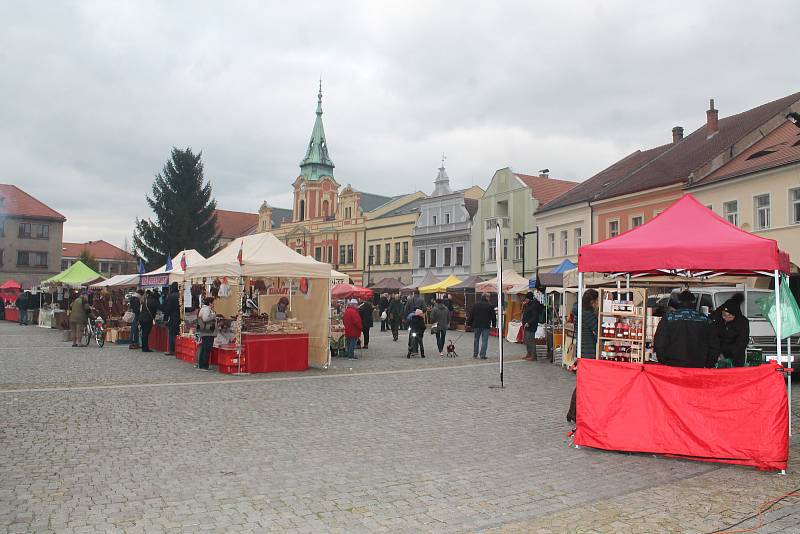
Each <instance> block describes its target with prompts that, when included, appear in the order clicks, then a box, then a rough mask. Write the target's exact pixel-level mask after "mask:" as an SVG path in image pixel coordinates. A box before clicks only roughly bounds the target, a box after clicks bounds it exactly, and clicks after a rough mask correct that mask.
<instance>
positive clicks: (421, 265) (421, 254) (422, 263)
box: [419, 249, 425, 269]
mask: <svg viewBox="0 0 800 534" xmlns="http://www.w3.org/2000/svg"><path fill="white" fill-rule="evenodd" d="M419 268H420V269H424V268H425V251H424V250H422V249H420V251H419Z"/></svg>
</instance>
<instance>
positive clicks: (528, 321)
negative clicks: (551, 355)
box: [522, 291, 543, 362]
mask: <svg viewBox="0 0 800 534" xmlns="http://www.w3.org/2000/svg"><path fill="white" fill-rule="evenodd" d="M542 308H543V306H542V303H541V302H539V301H538V300H537V299H536V297H534V295H533V293H532V292H530V291H528V294H527V295H525V303H524V304H523V305H522V328H523V329H524V334H525V351H526V355H525V359H526V360H529V361H532V362H535V361H536V360H537V356H536V330H537V328H539V315H540V314H541V313H542Z"/></svg>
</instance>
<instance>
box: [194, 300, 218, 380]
mask: <svg viewBox="0 0 800 534" xmlns="http://www.w3.org/2000/svg"><path fill="white" fill-rule="evenodd" d="M213 304H214V298H213V297H206V298H205V299H203V307H202V308H200V312H199V313H198V314H197V333H198V334H200V356H199V357H198V358H197V368H198V369H202V370H203V371H208V360H209V358H210V357H211V349H212V348H214V337H215V336H216V335H217V334H216V330H217V314H216V313H215V312H214V309H213V308H212V305H213Z"/></svg>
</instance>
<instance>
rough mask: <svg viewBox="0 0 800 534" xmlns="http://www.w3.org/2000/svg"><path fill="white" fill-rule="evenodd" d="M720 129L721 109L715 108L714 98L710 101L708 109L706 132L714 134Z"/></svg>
mask: <svg viewBox="0 0 800 534" xmlns="http://www.w3.org/2000/svg"><path fill="white" fill-rule="evenodd" d="M718 131H719V110H716V109H714V99H713V98H712V99H711V101H710V102H709V109H708V111H706V134H707V135H709V136H710V135H712V134H715V133H717V132H718Z"/></svg>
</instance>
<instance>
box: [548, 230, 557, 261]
mask: <svg viewBox="0 0 800 534" xmlns="http://www.w3.org/2000/svg"><path fill="white" fill-rule="evenodd" d="M547 252H548V253H549V254H550V257H551V258H555V256H556V234H552V233H551V234H547Z"/></svg>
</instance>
